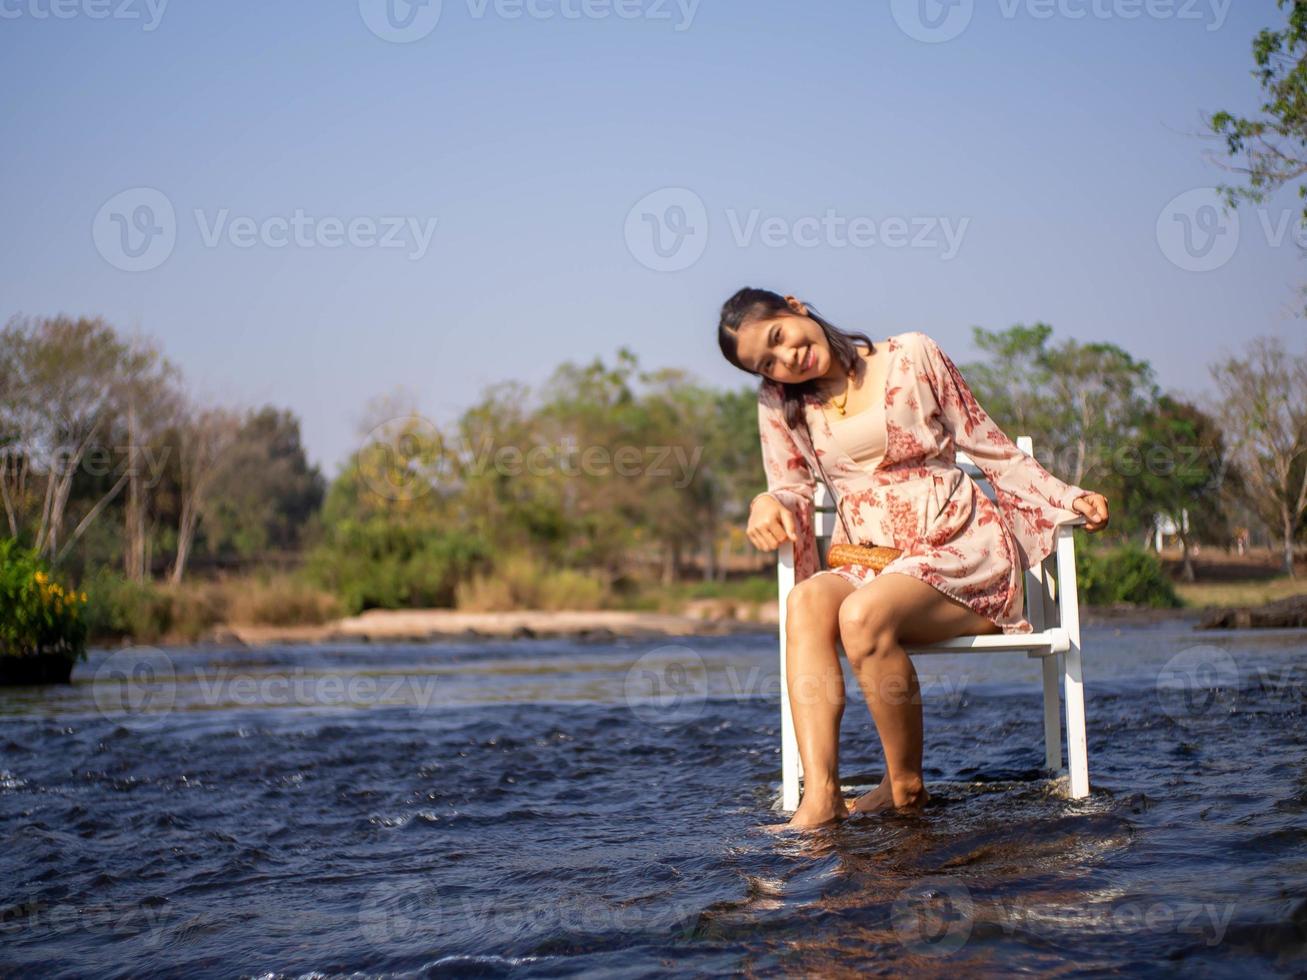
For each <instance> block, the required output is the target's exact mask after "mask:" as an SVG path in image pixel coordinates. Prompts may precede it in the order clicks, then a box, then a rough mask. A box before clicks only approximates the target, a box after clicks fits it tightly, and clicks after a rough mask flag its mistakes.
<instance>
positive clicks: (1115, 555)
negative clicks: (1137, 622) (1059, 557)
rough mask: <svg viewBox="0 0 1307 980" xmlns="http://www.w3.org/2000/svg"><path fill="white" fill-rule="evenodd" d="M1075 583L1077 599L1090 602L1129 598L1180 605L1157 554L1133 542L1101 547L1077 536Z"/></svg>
mask: <svg viewBox="0 0 1307 980" xmlns="http://www.w3.org/2000/svg"><path fill="white" fill-rule="evenodd" d="M1076 586H1077V591H1078V594H1079V597H1080V601H1081V602H1082V603H1083V604H1085V605H1089V606H1106V605H1111V604H1112V603H1116V602H1129V603H1134V604H1136V605H1140V606H1153V607H1157V608H1162V609H1172V608H1178V607H1179V606H1181V605H1182V603H1181V601H1180V598H1179V596H1177V595H1176V592H1175V587H1174V586H1173V585H1172V584H1171V579H1170V576H1168V575H1167V574H1166V569H1165V568H1163V567H1162V563H1161V561H1160V560H1159V559H1158V557H1157V555H1155V554H1154V553H1153V552H1151V551H1145V550H1144V549H1143V548H1140V547H1139V545H1137V544H1135V543H1133V542H1128V543H1126V544H1124V545H1120V546H1117V547H1115V548H1104V547H1102V546H1100V545H1094V544H1089V543H1088V539H1086V538H1085V537H1084V536H1083V535H1081V536H1079V537H1078V540H1077V541H1076Z"/></svg>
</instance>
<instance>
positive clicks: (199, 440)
mask: <svg viewBox="0 0 1307 980" xmlns="http://www.w3.org/2000/svg"><path fill="white" fill-rule="evenodd" d="M176 432H177V470H178V489H179V493H178V496H179V498H180V499H179V504H180V507H179V514H178V521H177V552H176V555H175V556H174V558H173V563H172V573H171V576H170V578H171V581H172V583H173V584H174V585H176V584H178V583H180V582H181V580H182V576H183V575H184V574H185V573H186V562H187V560H188V559H189V557H190V553H191V545H192V543H193V542H194V540H195V530H196V528H197V527H198V526H199V523H200V519H201V518H202V517H203V516H204V514H205V512H206V511H207V510H208V509H209V506H210V504H211V500H212V498H211V490H212V488H213V485H214V482H215V480H216V479H217V478H218V476H219V475H220V474H221V473H222V472H223V469H224V466H227V465H229V463H230V459H229V457H230V456H231V453H232V450H233V449H234V448H235V447H236V446H237V444H238V439H239V437H240V434H241V428H240V418H239V416H238V415H237V414H236V413H235V412H232V411H229V410H227V409H222V408H205V409H202V408H199V407H197V406H194V405H187V406H186V407H185V408H184V410H183V414H182V416H181V418H180V419H179V424H178V426H177V430H176ZM243 475H244V476H245V477H246V478H251V477H256V476H257V471H250V470H246V471H245V472H244V474H243Z"/></svg>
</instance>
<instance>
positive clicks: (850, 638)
mask: <svg viewBox="0 0 1307 980" xmlns="http://www.w3.org/2000/svg"><path fill="white" fill-rule="evenodd" d="M895 628H896V627H895V622H894V618H893V616H892V615H891V614H890V610H889V609H888V608H886V606H885V605H884V604H883V603H878V602H876V601H875V597H874V596H872V595H870V594H859V593H857V592H854V593H852V594H851V595H849V596H848V598H846V599H845V600H844V601H843V602H842V603H840V611H839V629H840V643H841V644H843V646H844V652H845V653H846V654H848V658H849V662H850V663H851V664H853V665H854V666H855V667H856V666H857V665H858V664H859V663H861V662H863V661H865V660H868V659H870V658H873V657H877V656H880V655H881V654H883V653H885V652H886V651H887V650H889V649H891V648H893V647H894V646H895V644H896V643H897V638H896V636H895Z"/></svg>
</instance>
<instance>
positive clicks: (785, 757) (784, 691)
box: [777, 541, 800, 813]
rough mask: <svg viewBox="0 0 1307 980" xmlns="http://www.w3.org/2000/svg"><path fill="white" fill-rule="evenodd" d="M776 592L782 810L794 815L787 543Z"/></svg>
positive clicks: (796, 768)
mask: <svg viewBox="0 0 1307 980" xmlns="http://www.w3.org/2000/svg"><path fill="white" fill-rule="evenodd" d="M777 550H778V551H779V552H780V553H779V555H778V556H777V584H778V588H777V592H778V595H779V601H780V610H779V612H780V615H779V617H778V619H779V621H780V650H781V809H782V810H783V811H785V812H786V813H793V812H794V811H795V810H797V809H798V808H799V775H800V764H799V740H798V738H797V737H796V736H795V734H794V714H793V712H792V711H791V709H790V686H789V682H788V678H787V676H786V671H785V608H786V604H787V603H786V600H787V599H788V597H789V592H790V589H792V588H793V587H794V545H793V543H791V542H789V541H786V542H784V543H783V544H782V545H781V546H780V548H778V549H777Z"/></svg>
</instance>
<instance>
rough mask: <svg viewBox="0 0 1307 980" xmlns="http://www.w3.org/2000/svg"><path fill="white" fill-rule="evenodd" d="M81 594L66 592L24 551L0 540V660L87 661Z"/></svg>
mask: <svg viewBox="0 0 1307 980" xmlns="http://www.w3.org/2000/svg"><path fill="white" fill-rule="evenodd" d="M86 602H87V595H86V593H85V592H77V591H74V590H72V589H68V588H65V587H64V586H63V585H61V584H60V583H59V582H57V581H56V580H55V579H54V578H53V577H52V576H51V575H50V570H49V568H48V567H47V566H46V564H45V562H44V561H42V560H41V559H40V558H39V557H38V556H37V554H36V552H34V551H32V550H31V549H28V548H22V547H19V545H18V543H17V542H16V541H15V540H14V539H13V538H5V539H3V540H0V655H4V656H9V657H24V656H36V655H38V654H57V655H60V656H64V657H67V658H68V659H70V660H82V659H84V658H85V657H86V618H85V617H84V615H83V607H84V606H85V604H86Z"/></svg>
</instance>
